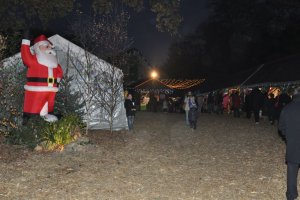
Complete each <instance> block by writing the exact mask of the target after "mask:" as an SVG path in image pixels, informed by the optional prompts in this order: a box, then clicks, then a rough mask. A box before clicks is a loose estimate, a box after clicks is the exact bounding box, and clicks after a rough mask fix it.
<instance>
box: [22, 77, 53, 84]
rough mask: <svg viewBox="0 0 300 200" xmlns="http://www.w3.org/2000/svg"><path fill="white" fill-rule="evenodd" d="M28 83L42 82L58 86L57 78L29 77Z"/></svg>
mask: <svg viewBox="0 0 300 200" xmlns="http://www.w3.org/2000/svg"><path fill="white" fill-rule="evenodd" d="M27 81H28V82H42V83H50V84H54V83H55V84H57V79H55V78H50V77H49V78H39V77H27Z"/></svg>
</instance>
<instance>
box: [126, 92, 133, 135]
mask: <svg viewBox="0 0 300 200" xmlns="http://www.w3.org/2000/svg"><path fill="white" fill-rule="evenodd" d="M124 106H125V109H126V116H127V122H128V129H129V130H132V129H133V122H134V116H135V111H136V108H135V105H134V102H133V101H132V95H131V94H128V95H127V98H126V100H125V102H124Z"/></svg>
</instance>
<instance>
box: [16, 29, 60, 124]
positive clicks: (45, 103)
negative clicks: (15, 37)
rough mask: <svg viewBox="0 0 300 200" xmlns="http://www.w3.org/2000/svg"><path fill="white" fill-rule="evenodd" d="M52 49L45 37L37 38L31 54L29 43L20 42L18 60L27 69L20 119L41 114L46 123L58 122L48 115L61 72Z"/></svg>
mask: <svg viewBox="0 0 300 200" xmlns="http://www.w3.org/2000/svg"><path fill="white" fill-rule="evenodd" d="M53 48H54V46H53V44H52V43H51V42H50V41H49V40H48V39H47V38H46V36H45V35H40V36H39V37H37V38H36V39H35V40H34V45H33V50H34V54H32V53H31V51H30V40H27V39H23V40H22V46H21V57H22V60H23V63H24V65H25V66H26V67H27V68H28V71H27V76H26V77H27V82H26V85H25V86H24V88H25V98H24V109H23V112H24V113H23V116H25V118H27V119H28V117H29V116H30V115H40V116H41V117H43V118H44V119H45V120H46V121H48V122H54V121H56V120H57V117H56V116H55V115H53V114H51V113H53V110H54V100H55V95H56V92H57V91H58V83H59V82H60V80H61V78H62V76H63V71H62V68H61V66H60V65H59V64H58V61H57V57H56V52H55V51H54V49H53Z"/></svg>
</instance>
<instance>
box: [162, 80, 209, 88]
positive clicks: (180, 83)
mask: <svg viewBox="0 0 300 200" xmlns="http://www.w3.org/2000/svg"><path fill="white" fill-rule="evenodd" d="M160 81H161V82H162V83H164V84H165V85H167V86H168V87H170V88H173V89H178V90H185V89H189V88H191V87H194V86H197V85H199V84H201V83H203V82H204V81H205V79H188V80H176V79H161V80H160Z"/></svg>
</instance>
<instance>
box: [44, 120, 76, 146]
mask: <svg viewBox="0 0 300 200" xmlns="http://www.w3.org/2000/svg"><path fill="white" fill-rule="evenodd" d="M81 127H82V122H81V121H80V119H79V117H77V116H76V115H67V116H66V117H64V118H62V119H61V120H59V121H57V122H55V123H48V125H47V126H46V127H44V129H43V130H42V143H41V146H42V147H43V149H45V150H55V149H62V148H63V146H64V145H66V144H69V143H70V142H72V141H74V140H76V139H77V137H79V136H80V128H81Z"/></svg>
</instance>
